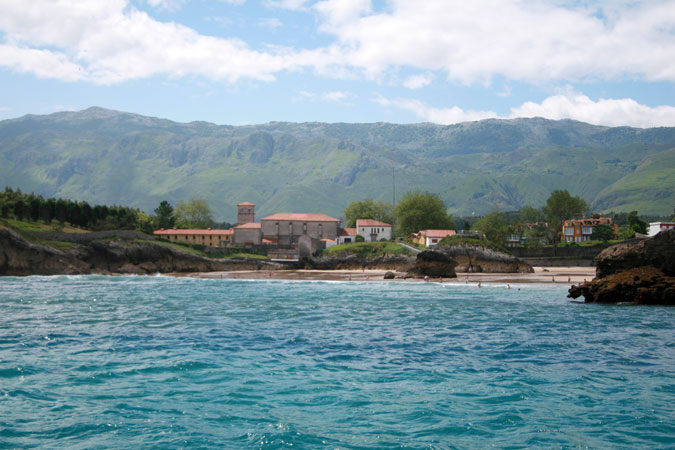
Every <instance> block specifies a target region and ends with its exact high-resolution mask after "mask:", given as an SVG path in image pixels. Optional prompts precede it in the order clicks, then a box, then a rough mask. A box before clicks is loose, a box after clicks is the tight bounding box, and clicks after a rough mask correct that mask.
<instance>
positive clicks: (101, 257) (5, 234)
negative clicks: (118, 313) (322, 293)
mask: <svg viewBox="0 0 675 450" xmlns="http://www.w3.org/2000/svg"><path fill="white" fill-rule="evenodd" d="M124 233H126V232H122V234H120V235H118V236H115V235H114V233H113V234H109V235H107V237H106V238H105V239H103V240H91V239H88V238H79V239H76V240H77V243H74V244H73V248H72V250H68V251H59V250H56V249H53V248H51V247H47V246H43V245H36V244H32V243H29V242H28V241H26V240H25V239H23V238H22V237H21V236H19V235H17V234H15V233H13V232H12V231H9V230H6V229H0V275H58V274H89V273H99V274H113V273H129V274H152V273H158V272H159V273H171V272H213V271H227V270H259V269H262V268H267V267H270V268H275V269H279V268H280V267H282V266H281V265H279V264H275V263H271V262H267V261H259V260H246V259H241V260H216V259H210V258H203V257H201V256H197V255H193V254H189V253H183V252H180V251H177V250H174V249H173V248H170V247H167V246H163V245H161V244H156V243H154V242H153V241H152V240H148V239H143V240H139V239H137V238H138V236H135V235H133V236H129V235H125V234H124ZM130 237H132V239H129V238H130Z"/></svg>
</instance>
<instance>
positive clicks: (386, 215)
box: [343, 198, 394, 228]
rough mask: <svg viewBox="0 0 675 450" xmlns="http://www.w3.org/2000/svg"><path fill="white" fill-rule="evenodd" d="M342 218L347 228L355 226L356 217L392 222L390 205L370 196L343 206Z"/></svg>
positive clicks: (392, 216) (392, 215)
mask: <svg viewBox="0 0 675 450" xmlns="http://www.w3.org/2000/svg"><path fill="white" fill-rule="evenodd" d="M343 218H344V226H345V227H347V228H354V227H356V220H357V219H373V220H379V221H380V222H384V223H388V224H393V223H394V214H393V210H392V205H391V204H389V203H385V202H382V201H375V200H373V199H372V198H365V199H363V200H357V201H354V202H351V203H350V204H349V205H347V207H346V208H345V210H344V212H343Z"/></svg>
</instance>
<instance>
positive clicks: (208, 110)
mask: <svg viewBox="0 0 675 450" xmlns="http://www.w3.org/2000/svg"><path fill="white" fill-rule="evenodd" d="M0 10H2V11H3V13H2V14H1V15H0V119H7V118H13V117H18V116H21V115H24V114H46V113H51V112H55V111H62V110H80V109H85V108H87V107H90V106H101V107H105V108H111V109H116V110H121V111H129V112H135V113H139V114H144V115H150V116H155V117H162V118H168V119H171V120H176V121H181V122H189V121H193V120H204V121H209V122H214V123H218V124H231V125H241V124H256V123H265V122H269V121H293V122H305V121H321V122H396V123H413V122H436V123H441V124H449V123H457V122H462V121H468V120H480V119H485V118H513V117H534V116H539V117H547V118H551V119H561V118H572V119H576V120H581V121H585V122H590V123H595V124H600V125H609V126H617V125H629V126H636V127H651V126H675V1H649V2H635V1H627V0H602V1H597V2H593V1H574V0H569V1H567V0H549V1H544V0H541V1H538V0H530V1H505V0H486V1H475V2H473V1H472V2H467V1H464V0H462V1H452V0H424V1H419V0H417V1H414V0H391V1H385V0H319V1H316V0H262V1H254V0H210V1H207V0H106V1H101V0H26V1H16V0H0Z"/></svg>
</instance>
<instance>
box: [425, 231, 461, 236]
mask: <svg viewBox="0 0 675 450" xmlns="http://www.w3.org/2000/svg"><path fill="white" fill-rule="evenodd" d="M420 234H421V235H422V236H426V237H428V238H444V237H446V236H454V235H455V234H457V232H456V231H455V230H422V231H420Z"/></svg>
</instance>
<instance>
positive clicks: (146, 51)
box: [0, 0, 309, 84]
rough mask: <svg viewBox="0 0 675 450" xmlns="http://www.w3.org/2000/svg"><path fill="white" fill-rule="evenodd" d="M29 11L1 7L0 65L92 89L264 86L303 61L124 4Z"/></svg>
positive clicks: (38, 6)
mask: <svg viewBox="0 0 675 450" xmlns="http://www.w3.org/2000/svg"><path fill="white" fill-rule="evenodd" d="M32 5H33V8H27V7H26V6H25V4H23V3H21V4H19V3H17V2H12V1H8V0H0V9H2V10H3V14H2V15H1V16H0V30H2V31H4V32H5V35H6V37H7V39H6V40H7V42H6V43H5V44H2V56H5V57H2V58H0V65H2V66H6V67H10V68H12V69H14V70H17V71H20V72H32V73H34V74H35V75H37V76H40V77H49V78H59V79H64V80H68V81H75V80H81V79H87V80H89V81H92V82H94V83H99V84H112V83H118V82H123V81H126V80H130V79H138V78H147V77H150V76H153V75H157V74H166V75H169V76H178V77H180V76H185V75H200V76H203V77H206V78H211V79H218V80H227V81H229V82H235V81H237V80H239V79H240V78H243V77H246V78H252V79H258V80H268V81H269V80H273V79H274V76H275V74H276V73H278V72H280V71H283V70H288V69H294V68H297V67H298V66H299V64H303V62H302V61H303V59H307V58H308V57H309V55H308V54H307V53H305V52H290V51H288V50H284V49H278V50H277V51H276V52H275V53H268V52H261V51H256V50H252V49H250V48H249V47H248V46H247V45H246V44H245V43H244V42H242V41H240V40H238V39H219V38H215V37H210V36H204V35H200V34H198V33H197V32H196V31H194V30H193V29H191V28H188V27H185V26H183V25H180V24H176V23H173V22H167V23H164V22H159V21H156V20H154V19H152V18H151V17H150V16H148V15H147V14H146V13H144V12H142V11H138V10H136V9H133V8H131V7H128V6H127V4H126V1H124V0H110V1H108V2H104V3H101V2H98V1H96V0H91V1H85V0H80V1H77V2H75V3H72V4H67V2H65V1H62V2H52V1H42V2H38V1H34V2H32ZM40 47H49V48H50V49H54V50H46V49H41V48H40Z"/></svg>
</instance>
